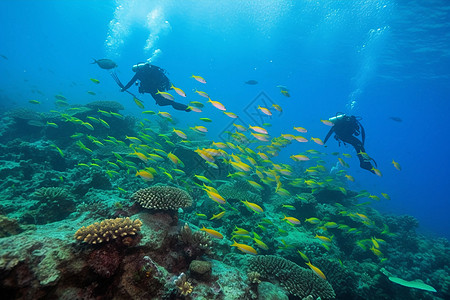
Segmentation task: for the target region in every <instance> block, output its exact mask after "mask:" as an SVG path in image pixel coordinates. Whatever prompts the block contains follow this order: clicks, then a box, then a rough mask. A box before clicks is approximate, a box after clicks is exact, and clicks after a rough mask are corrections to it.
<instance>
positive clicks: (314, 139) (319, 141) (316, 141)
mask: <svg viewBox="0 0 450 300" xmlns="http://www.w3.org/2000/svg"><path fill="white" fill-rule="evenodd" d="M311 140H313V141H314V142H315V143H316V144H318V145H323V142H322V140H321V139H320V138H313V137H312V138H311Z"/></svg>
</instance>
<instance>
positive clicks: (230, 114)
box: [223, 111, 238, 119]
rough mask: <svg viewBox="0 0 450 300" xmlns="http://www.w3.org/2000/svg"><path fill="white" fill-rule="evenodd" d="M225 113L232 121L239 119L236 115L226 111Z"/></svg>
mask: <svg viewBox="0 0 450 300" xmlns="http://www.w3.org/2000/svg"><path fill="white" fill-rule="evenodd" d="M223 113H224V114H226V115H227V116H229V117H230V118H232V119H237V118H238V116H237V115H236V114H235V113H232V112H228V111H224V112H223Z"/></svg>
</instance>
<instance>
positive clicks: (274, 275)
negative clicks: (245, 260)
mask: <svg viewBox="0 0 450 300" xmlns="http://www.w3.org/2000/svg"><path fill="white" fill-rule="evenodd" d="M249 270H250V271H251V272H258V273H260V274H261V278H264V279H268V280H276V281H279V282H280V284H281V285H282V286H283V287H284V288H285V289H286V290H287V291H288V292H289V293H291V294H292V295H294V296H297V297H301V298H305V297H308V296H310V295H311V296H313V297H314V299H317V298H318V297H320V298H321V299H333V298H334V297H335V293H334V290H333V288H332V287H331V285H330V284H329V283H328V282H327V281H326V280H323V279H322V278H319V277H318V276H317V275H316V274H314V273H313V271H311V270H307V269H304V268H301V267H299V266H298V265H297V264H295V263H293V262H291V261H289V260H286V259H284V258H282V257H278V256H274V255H260V256H256V257H254V258H251V259H250V260H249Z"/></svg>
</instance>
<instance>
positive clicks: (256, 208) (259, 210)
mask: <svg viewBox="0 0 450 300" xmlns="http://www.w3.org/2000/svg"><path fill="white" fill-rule="evenodd" d="M241 202H242V203H244V204H245V206H247V207H248V208H249V209H251V210H252V211H254V212H255V213H257V214H259V213H262V212H264V210H263V209H262V208H261V206H259V205H258V204H255V203H251V202H248V201H247V200H245V201H242V200H241Z"/></svg>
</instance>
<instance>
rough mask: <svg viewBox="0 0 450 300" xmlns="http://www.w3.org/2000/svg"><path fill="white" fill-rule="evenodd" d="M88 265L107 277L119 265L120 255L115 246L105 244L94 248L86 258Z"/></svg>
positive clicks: (112, 273)
mask: <svg viewBox="0 0 450 300" xmlns="http://www.w3.org/2000/svg"><path fill="white" fill-rule="evenodd" d="M87 263H88V265H89V267H90V268H91V269H92V270H93V271H94V272H95V273H96V274H98V275H99V276H101V277H104V278H109V277H111V276H112V275H114V273H115V272H116V270H117V268H118V267H119V265H120V256H119V252H118V251H117V249H116V247H115V246H112V245H111V244H107V245H105V246H104V247H102V248H100V249H95V250H93V251H92V252H91V253H90V254H89V258H88V259H87Z"/></svg>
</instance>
